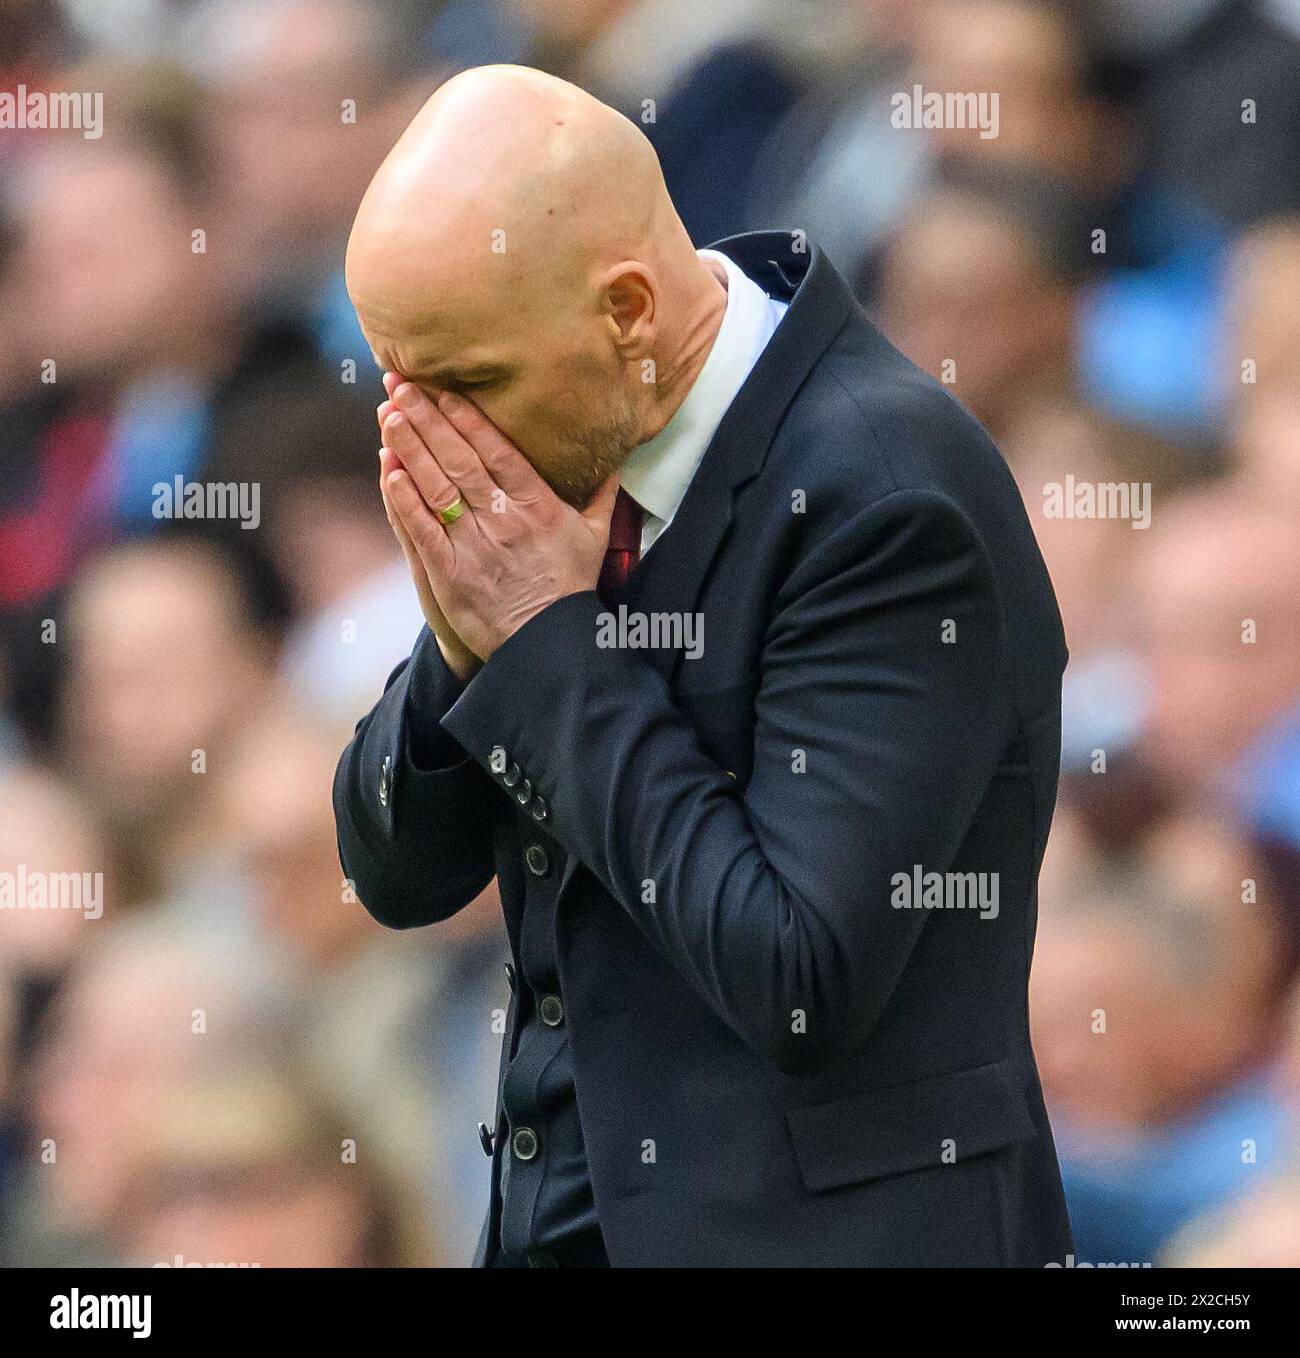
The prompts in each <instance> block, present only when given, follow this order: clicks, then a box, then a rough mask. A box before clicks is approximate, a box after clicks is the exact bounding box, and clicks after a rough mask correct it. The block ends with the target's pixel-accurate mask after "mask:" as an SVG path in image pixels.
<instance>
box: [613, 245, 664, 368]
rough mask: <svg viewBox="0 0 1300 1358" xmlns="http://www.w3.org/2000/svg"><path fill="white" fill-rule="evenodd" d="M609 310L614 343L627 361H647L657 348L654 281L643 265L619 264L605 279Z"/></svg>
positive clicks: (633, 263) (632, 263)
mask: <svg viewBox="0 0 1300 1358" xmlns="http://www.w3.org/2000/svg"><path fill="white" fill-rule="evenodd" d="M604 293H605V310H606V314H607V315H608V316H609V318H610V321H611V323H612V324H613V327H614V343H615V345H616V346H617V347H618V349H619V350H621V351H622V354H623V357H624V358H629V359H632V358H644V357H645V356H646V355H648V354H650V353H651V352H652V351H653V349H654V339H655V312H656V298H655V287H654V281H653V279H652V278H651V277H650V274H649V271H648V270H647V269H646V267H645V266H644V265H643V264H637V263H635V262H631V263H627V264H618V265H616V266H615V267H614V268H613V269H611V270H610V271H609V273H608V274H607V275H606V277H605V285H604Z"/></svg>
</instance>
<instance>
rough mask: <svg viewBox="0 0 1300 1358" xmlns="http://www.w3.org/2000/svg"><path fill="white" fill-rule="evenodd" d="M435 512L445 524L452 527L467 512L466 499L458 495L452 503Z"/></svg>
mask: <svg viewBox="0 0 1300 1358" xmlns="http://www.w3.org/2000/svg"><path fill="white" fill-rule="evenodd" d="M434 512H435V513H436V514H437V515H438V518H439V519H441V520H442V522H443V524H444V525H445V526H447V527H450V526H451V525H452V524H453V523H455V522H456V520H457V519H458V518H460V516H461V515H462V514H463V513H464V512H465V501H464V500H462V499H461V498H460V496H459V495H458V496H456V498H455V499H454V500H453V501H452V502H451V504H449V505H446V506H445V507H444V508H442V509H439V510H435V511H434Z"/></svg>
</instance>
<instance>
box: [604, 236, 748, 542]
mask: <svg viewBox="0 0 1300 1358" xmlns="http://www.w3.org/2000/svg"><path fill="white" fill-rule="evenodd" d="M699 255H700V258H701V259H706V260H716V261H717V262H718V263H720V264H721V265H722V267H723V268H724V269H726V271H727V309H726V311H725V312H724V313H723V316H722V324H721V326H720V327H719V329H718V334H717V337H716V338H715V339H714V341H713V348H712V349H710V350H709V356H708V358H707V359H705V361H704V367H703V368H701V369H700V374H699V376H698V377H697V378H696V379H695V382H694V384H693V385H692V387H691V389H690V391H688V392H687V393H686V399H685V400H684V401H683V402H682V403H681V405H680V406H678V408H677V410H676V412H675V413H674V415H673V417H672V419H670V420H669V421H668V423H667V424H666V425H665V426H664V427H663V429H661V430H660V431H659V433H658V434H656V435H655V436H654V438H652V439H650V440H649V441H648V442H646V443H642V444H639V445H638V446H637V447H636V448H634V449H633V450H632V452H631V453H630V454H629V455H628V457H627V460H626V461H625V462H624V463H623V466H622V469H621V470H620V472H619V483H620V484H621V485H622V487H623V489H624V490H626V491H627V493H628V494H629V495H630V496H631V497H632V498H633V499H634V500H635V501H636V502H637V504H639V505H640V506H641V507H642V509H644V510H645V511H646V513H648V514H653V515H654V516H655V517H656V518H658V519H662V520H663V521H664V522H665V523H667V522H668V521H669V520H670V519H671V518H672V517H673V515H674V514H675V513H676V512H677V507H678V505H680V504H681V502H682V500H683V498H684V497H685V495H686V490H687V487H688V486H689V485H690V483H691V478H692V477H693V476H694V475H695V472H696V470H697V469H698V467H699V465H700V463H701V462H702V461H703V459H704V454H705V452H706V451H707V450H708V446H709V444H710V443H711V442H712V441H713V435H714V434H715V433H716V432H717V428H718V426H719V425H720V424H721V423H722V417H723V416H724V415H725V414H726V413H727V408H728V407H729V406H730V405H731V403H732V401H734V400H735V399H736V393H737V392H738V391H739V390H740V389H741V387H742V386H744V384H745V379H746V378H747V377H748V376H749V374H750V372H751V371H752V370H753V367H754V364H755V362H756V361H757V359H758V356H759V354H760V353H761V352H762V350H763V346H764V345H765V344H766V342H767V340H768V338H769V336H770V323H769V298H768V296H767V294H766V293H765V292H764V291H763V289H762V288H760V287H759V286H758V284H757V283H755V282H754V281H753V279H752V278H750V277H748V275H746V274H745V273H744V272H743V271H742V270H741V268H740V266H739V265H738V264H736V263H735V262H734V261H733V260H731V259H728V258H727V256H726V255H724V254H721V253H719V252H718V251H716V250H701V251H699Z"/></svg>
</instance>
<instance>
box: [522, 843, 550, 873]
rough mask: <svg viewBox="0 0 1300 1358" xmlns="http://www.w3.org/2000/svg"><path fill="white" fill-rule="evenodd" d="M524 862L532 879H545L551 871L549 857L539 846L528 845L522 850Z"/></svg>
mask: <svg viewBox="0 0 1300 1358" xmlns="http://www.w3.org/2000/svg"><path fill="white" fill-rule="evenodd" d="M524 862H525V863H527V864H528V871H529V872H531V873H532V874H533V876H534V877H545V876H546V874H547V873H548V872H550V870H551V859H550V855H549V854H548V853H547V852H546V850H545V849H543V848H542V846H541V845H540V844H530V845H529V846H528V848H527V849H525V850H524Z"/></svg>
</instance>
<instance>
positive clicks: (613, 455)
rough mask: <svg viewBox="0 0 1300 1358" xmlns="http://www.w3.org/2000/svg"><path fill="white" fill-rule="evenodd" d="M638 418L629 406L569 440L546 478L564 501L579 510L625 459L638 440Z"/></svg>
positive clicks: (584, 506) (584, 507)
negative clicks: (604, 422)
mask: <svg viewBox="0 0 1300 1358" xmlns="http://www.w3.org/2000/svg"><path fill="white" fill-rule="evenodd" d="M640 432H641V431H640V422H639V421H638V419H637V417H636V414H635V412H634V411H632V410H631V409H630V408H629V409H626V410H623V411H622V412H620V413H619V414H618V415H616V416H613V417H612V418H611V419H610V420H609V422H608V423H607V424H605V425H603V426H602V427H601V428H599V429H596V430H594V431H593V432H591V433H590V434H587V435H584V436H582V437H579V438H574V439H572V440H571V441H570V442H569V445H568V448H567V449H566V452H565V456H564V459H563V462H564V465H563V466H562V467H559V468H557V469H556V470H554V471H552V472H551V473H550V474H549V475H548V476H547V477H546V480H547V482H549V484H550V487H551V489H552V490H553V491H554V492H555V493H556V494H557V495H558V496H559V497H560V499H561V500H563V501H564V502H565V504H567V505H571V506H572V507H573V508H574V509H578V510H582V509H586V507H587V506H588V505H589V504H590V503H591V501H592V497H593V496H594V495H595V494H596V492H597V491H598V490H599V489H600V487H601V486H603V485H604V484H605V482H606V481H608V480H609V478H610V476H612V475H613V473H614V472H616V471H617V470H618V469H619V468H620V467H621V466H622V465H623V463H624V462H625V461H626V460H627V455H628V454H629V453H630V452H631V451H632V449H633V448H635V447H636V446H637V444H638V443H639V442H640Z"/></svg>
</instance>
